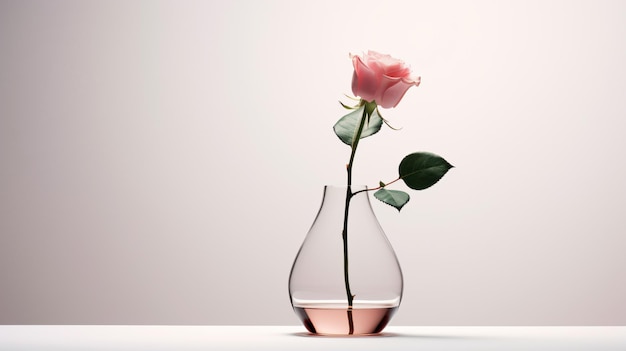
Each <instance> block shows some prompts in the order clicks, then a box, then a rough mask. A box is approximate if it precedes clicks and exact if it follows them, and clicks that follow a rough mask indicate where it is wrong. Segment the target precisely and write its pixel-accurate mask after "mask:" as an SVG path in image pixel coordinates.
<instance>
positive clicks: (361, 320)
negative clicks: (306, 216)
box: [289, 185, 403, 335]
mask: <svg viewBox="0 0 626 351" xmlns="http://www.w3.org/2000/svg"><path fill="white" fill-rule="evenodd" d="M368 194H369V192H368V191H367V188H366V187H365V186H352V187H350V188H348V187H347V186H329V185H327V186H325V187H324V196H323V199H322V205H321V207H320V210H319V212H318V214H317V217H316V218H315V221H314V222H313V225H312V226H311V229H310V230H309V232H308V234H307V235H306V237H305V239H304V242H303V243H302V246H301V247H300V250H299V251H298V254H297V256H296V259H295V261H294V263H293V267H292V268H291V274H290V276H289V296H290V299H291V305H292V306H293V309H294V311H295V312H296V314H297V316H298V317H299V318H300V320H301V321H302V323H303V324H304V326H305V327H306V328H307V330H309V331H310V332H311V333H314V334H324V335H368V334H378V333H380V332H381V331H382V330H383V329H384V328H385V326H386V325H387V323H388V322H389V320H390V319H391V317H392V316H393V315H394V313H395V312H396V310H397V309H398V307H399V306H400V300H401V299H402V286H403V281H402V271H401V269H400V265H399V263H398V259H397V258H396V254H395V252H394V251H393V248H392V247H391V244H390V243H389V240H387V237H386V236H385V233H384V232H383V230H382V228H381V226H380V224H379V223H378V220H377V219H376V216H375V214H374V212H373V210H372V207H371V204H370V201H369V195H368Z"/></svg>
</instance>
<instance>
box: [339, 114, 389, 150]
mask: <svg viewBox="0 0 626 351" xmlns="http://www.w3.org/2000/svg"><path fill="white" fill-rule="evenodd" d="M364 108H365V105H363V106H361V107H359V108H358V109H357V110H354V111H353V112H350V113H348V114H347V115H345V116H343V117H341V118H340V119H339V121H337V123H335V126H334V127H333V129H334V130H335V134H337V136H338V137H339V139H341V141H342V142H343V143H344V144H346V145H348V146H352V141H353V140H354V136H355V135H356V132H357V130H358V129H359V124H360V123H361V117H363V109H364ZM382 125H383V120H382V118H380V116H379V115H378V112H377V111H376V110H374V112H372V115H371V116H370V118H369V121H367V120H366V121H365V126H363V131H362V132H361V139H363V138H365V137H368V136H370V135H372V134H376V133H377V132H378V131H379V130H380V127H381V126H382Z"/></svg>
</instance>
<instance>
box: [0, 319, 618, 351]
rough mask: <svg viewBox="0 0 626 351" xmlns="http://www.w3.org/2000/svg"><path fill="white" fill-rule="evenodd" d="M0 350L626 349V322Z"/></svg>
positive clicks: (29, 332) (97, 341)
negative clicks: (363, 335)
mask: <svg viewBox="0 0 626 351" xmlns="http://www.w3.org/2000/svg"><path fill="white" fill-rule="evenodd" d="M0 350H2V351H4V350H7V351H8V350H11V351H22V350H37V351H49V350H63V351H71V350H130V351H135V350H151V351H157V350H177V351H183V350H272V351H279V350H323V351H332V350H359V351H363V350H378V351H383V350H384V351H387V350H425V351H430V350H444V351H448V350H463V351H472V350H494V351H495V350H498V351H507V350H517V351H524V350H541V351H549V350H563V351H566V350H567V351H573V350H593V351H604V350H616V351H617V350H619V351H624V350H626V327H394V326H391V327H388V328H387V329H386V330H385V333H383V334H382V335H380V336H366V337H321V336H312V335H310V334H308V333H306V332H305V330H304V328H303V327H301V326H7V325H5V326H0Z"/></svg>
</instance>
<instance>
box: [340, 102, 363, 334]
mask: <svg viewBox="0 0 626 351" xmlns="http://www.w3.org/2000/svg"><path fill="white" fill-rule="evenodd" d="M362 103H364V102H362ZM366 117H367V106H364V107H363V116H362V117H361V123H360V124H359V128H358V129H357V132H356V134H355V136H354V139H353V140H352V153H351V154H350V162H349V163H348V166H347V167H346V169H347V171H348V189H347V192H346V208H345V211H344V216H343V232H342V238H343V276H344V280H345V283H346V295H347V297H348V334H350V335H352V334H354V321H353V318H352V306H353V303H352V302H353V300H354V295H352V291H351V290H350V279H349V273H348V213H349V209H350V200H352V196H354V194H353V193H352V165H353V163H354V155H355V154H356V147H357V146H358V145H359V140H360V139H361V133H362V132H363V126H364V125H365V118H366Z"/></svg>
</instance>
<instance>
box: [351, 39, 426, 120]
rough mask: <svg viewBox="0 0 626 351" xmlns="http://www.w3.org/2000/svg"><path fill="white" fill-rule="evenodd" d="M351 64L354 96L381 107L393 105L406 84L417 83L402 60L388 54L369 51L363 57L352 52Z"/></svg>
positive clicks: (396, 102)
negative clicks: (373, 102) (374, 102)
mask: <svg viewBox="0 0 626 351" xmlns="http://www.w3.org/2000/svg"><path fill="white" fill-rule="evenodd" d="M352 64H353V65H354V75H353V76H352V92H353V93H354V95H356V96H358V97H360V98H361V99H363V100H365V101H369V102H372V101H376V104H378V105H379V106H382V107H384V108H390V107H396V105H398V103H399V102H400V100H402V97H403V96H404V93H406V91H407V90H409V88H410V87H412V86H414V85H415V86H418V85H419V84H420V77H415V76H413V75H412V72H411V69H410V68H409V67H408V66H407V65H406V64H405V63H404V62H403V61H401V60H398V59H395V58H393V57H391V56H389V55H383V54H380V53H378V52H375V51H371V50H370V51H368V52H367V54H364V55H363V58H361V57H360V56H358V55H352Z"/></svg>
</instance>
